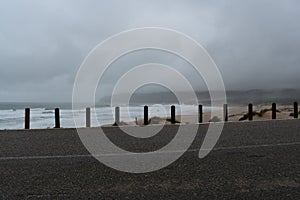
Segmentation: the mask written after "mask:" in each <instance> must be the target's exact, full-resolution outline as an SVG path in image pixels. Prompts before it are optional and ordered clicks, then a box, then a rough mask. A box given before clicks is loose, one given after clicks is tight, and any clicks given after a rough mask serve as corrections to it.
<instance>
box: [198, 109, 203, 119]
mask: <svg viewBox="0 0 300 200" xmlns="http://www.w3.org/2000/svg"><path fill="white" fill-rule="evenodd" d="M202 122H203V106H202V105H199V106H198V123H202Z"/></svg>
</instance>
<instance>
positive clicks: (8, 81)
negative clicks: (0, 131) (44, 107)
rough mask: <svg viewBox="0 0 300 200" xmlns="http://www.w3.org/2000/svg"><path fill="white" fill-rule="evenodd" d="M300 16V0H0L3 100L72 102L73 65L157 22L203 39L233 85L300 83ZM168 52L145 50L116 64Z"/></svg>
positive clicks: (262, 86) (287, 85) (289, 85)
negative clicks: (119, 37)
mask: <svg viewBox="0 0 300 200" xmlns="http://www.w3.org/2000/svg"><path fill="white" fill-rule="evenodd" d="M299 19H300V1H298V0H269V1H267V0H248V1H247V0H243V1H240V0H223V1H222V0H220V1H199V0H195V1H188V0H181V1H175V0H169V1H167V0H165V1H162V0H148V1H142V0H133V1H124V0H119V1H112V0H107V1H101V0H95V1H92V0H70V1H68V0H42V1H41V0H35V1H31V0H24V1H19V0H6V1H5V0H0V98H1V99H0V101H48V102H49V101H70V100H71V96H72V88H73V82H74V79H75V75H76V72H77V70H78V69H79V66H80V65H81V63H82V62H83V59H84V58H85V56H86V55H87V54H88V53H89V52H90V51H91V50H92V49H93V48H94V47H95V46H96V45H97V44H98V43H100V42H101V41H103V40H105V39H106V38H107V37H109V36H111V35H114V34H117V33H119V32H120V31H124V30H127V29H132V28H140V27H153V26H155V27H166V28H170V29H175V30H177V31H180V32H183V33H185V34H187V35H189V36H190V37H192V38H194V39H195V40H196V41H198V42H199V43H201V44H202V45H203V46H204V47H205V48H206V49H207V51H208V52H209V54H210V55H211V57H212V58H213V59H214V61H215V62H216V64H217V65H218V67H219V69H220V71H221V74H222V76H223V80H224V83H225V86H226V89H228V90H235V89H277V88H299V87H300V84H299V83H300V78H299V74H300V23H299ZM137 55H139V54H138V53H137ZM163 56H164V54H159V55H158V53H157V52H144V53H143V54H140V55H139V56H137V57H138V58H136V60H135V59H134V56H131V58H130V59H129V58H127V59H124V60H123V62H124V63H122V60H119V61H118V63H119V65H117V64H116V66H115V68H116V69H117V68H118V66H119V67H120V66H121V65H128V64H132V65H133V63H134V64H137V63H138V64H140V63H143V62H149V61H155V59H154V58H157V59H158V61H161V60H163V58H161V57H163ZM168 56H169V57H168ZM165 57H168V58H169V60H172V61H173V64H174V58H172V59H170V57H172V56H170V55H165ZM129 61H130V62H129ZM176 63H177V67H178V68H181V70H183V71H185V73H186V74H191V71H189V69H188V66H186V65H185V64H182V65H180V63H181V61H180V60H178V62H176ZM176 63H175V64H174V65H176ZM171 64H172V63H171ZM116 71H117V70H116ZM113 73H114V70H112V74H113ZM107 76H108V77H110V76H112V75H111V74H109V73H108V74H107ZM191 79H193V77H191ZM194 79H195V78H194ZM192 82H193V83H194V84H196V85H197V83H195V80H192ZM196 82H197V81H196ZM200 82H201V81H199V84H200ZM103 84H104V85H103V88H104V90H107V91H108V90H110V86H109V84H110V83H109V81H104V83H103ZM105 84H107V85H105ZM201 84H202V83H201ZM199 88H201V87H199ZM104 93H105V92H104Z"/></svg>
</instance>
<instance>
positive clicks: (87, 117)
mask: <svg viewBox="0 0 300 200" xmlns="http://www.w3.org/2000/svg"><path fill="white" fill-rule="evenodd" d="M85 125H86V127H87V128H90V127H91V108H89V107H88V108H86V109H85Z"/></svg>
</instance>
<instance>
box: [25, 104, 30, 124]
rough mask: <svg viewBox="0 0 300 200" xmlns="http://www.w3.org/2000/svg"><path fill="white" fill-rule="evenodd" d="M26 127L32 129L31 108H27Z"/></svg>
mask: <svg viewBox="0 0 300 200" xmlns="http://www.w3.org/2000/svg"><path fill="white" fill-rule="evenodd" d="M25 129H30V108H25Z"/></svg>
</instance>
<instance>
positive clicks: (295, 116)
mask: <svg viewBox="0 0 300 200" xmlns="http://www.w3.org/2000/svg"><path fill="white" fill-rule="evenodd" d="M294 118H295V119H298V103H297V102H294Z"/></svg>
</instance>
